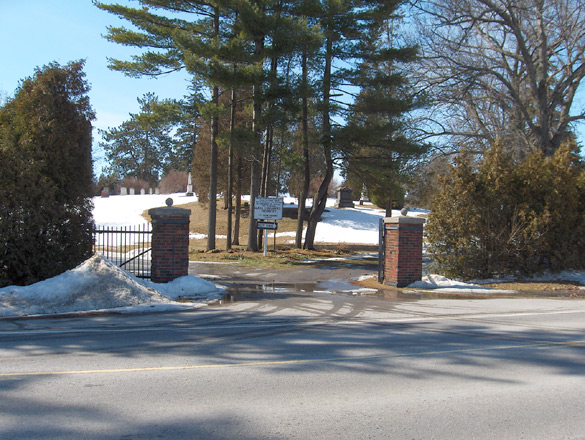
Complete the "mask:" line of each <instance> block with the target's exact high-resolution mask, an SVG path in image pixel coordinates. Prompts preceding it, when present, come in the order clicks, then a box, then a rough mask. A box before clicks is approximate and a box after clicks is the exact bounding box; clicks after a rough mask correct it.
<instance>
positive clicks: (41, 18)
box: [0, 0, 585, 172]
mask: <svg viewBox="0 0 585 440" xmlns="http://www.w3.org/2000/svg"><path fill="white" fill-rule="evenodd" d="M106 2H108V1H106ZM114 2H115V3H121V4H132V5H133V6H136V5H137V3H136V2H131V1H129V0H117V1H114V0H112V1H111V3H114ZM122 24H125V23H123V22H122V21H120V20H118V19H117V18H116V17H115V16H113V15H112V14H109V13H107V12H105V11H101V10H100V9H98V8H96V7H95V6H94V5H93V3H92V1H91V0H0V41H2V44H1V45H0V60H1V63H2V64H1V65H0V66H1V67H0V100H1V97H2V96H6V95H8V96H12V95H13V94H14V91H15V89H16V88H17V87H18V84H19V81H20V80H22V79H24V78H27V77H30V76H32V75H33V74H34V69H35V68H36V67H41V66H44V65H46V64H48V63H50V62H52V61H57V62H59V63H60V64H67V63H68V62H69V61H73V60H78V59H86V65H85V72H86V75H87V80H88V82H89V83H90V85H91V87H92V89H91V91H90V100H91V103H92V106H93V108H94V110H95V111H96V115H97V120H96V121H94V159H95V160H96V171H97V172H99V171H100V169H101V167H102V166H103V164H104V162H103V160H102V154H101V153H100V151H99V149H98V148H97V146H98V141H99V137H98V133H97V129H98V128H100V129H106V128H108V127H116V126H118V125H120V124H121V123H122V122H123V121H124V120H126V119H128V113H130V112H137V111H138V109H139V106H138V103H137V101H136V99H137V98H138V97H141V96H142V95H144V94H145V93H147V92H154V93H156V94H157V95H158V96H159V97H160V98H181V97H183V96H184V95H185V94H186V90H187V86H188V84H187V75H186V74H184V73H174V74H171V75H167V76H165V77H161V78H157V79H149V78H144V79H134V78H127V77H125V76H124V75H123V74H122V73H120V72H115V71H111V70H109V69H108V67H107V59H106V58H107V57H113V58H119V59H129V58H130V56H131V55H132V54H136V53H139V52H137V50H136V49H132V48H126V47H123V46H120V45H117V44H114V43H110V42H108V41H106V40H105V39H104V38H103V37H102V35H104V34H105V33H106V27H107V26H108V25H114V26H119V25H122ZM583 106H585V97H584V96H583V93H581V94H580V95H579V99H577V100H576V102H575V108H576V109H581V108H582V107H583ZM578 133H579V141H580V142H581V143H583V141H584V139H585V124H580V127H579V130H578Z"/></svg>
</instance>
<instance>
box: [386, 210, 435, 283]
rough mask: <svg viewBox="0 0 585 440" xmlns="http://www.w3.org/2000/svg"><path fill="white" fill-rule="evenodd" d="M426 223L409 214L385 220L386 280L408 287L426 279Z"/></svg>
mask: <svg viewBox="0 0 585 440" xmlns="http://www.w3.org/2000/svg"><path fill="white" fill-rule="evenodd" d="M424 222H425V220H424V219H422V218H416V217H405V216H400V217H387V218H385V219H384V252H385V258H384V283H386V284H390V285H392V286H396V287H406V286H408V285H409V284H411V283H413V282H415V281H419V280H420V279H421V278H422V239H423V224H424Z"/></svg>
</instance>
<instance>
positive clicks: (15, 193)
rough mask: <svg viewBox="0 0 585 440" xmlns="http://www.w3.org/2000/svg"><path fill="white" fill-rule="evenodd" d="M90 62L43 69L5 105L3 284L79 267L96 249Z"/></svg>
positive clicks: (0, 180)
mask: <svg viewBox="0 0 585 440" xmlns="http://www.w3.org/2000/svg"><path fill="white" fill-rule="evenodd" d="M88 90H89V88H88V85H87V83H86V81H85V76H84V73H83V62H81V61H79V62H73V63H70V64H68V65H67V66H64V67H61V66H59V65H58V64H56V63H53V64H50V65H48V66H45V67H43V68H42V69H37V71H36V73H35V75H34V77H33V78H28V79H26V80H24V81H23V82H22V84H21V86H20V87H19V89H18V90H17V92H16V95H15V97H14V98H13V99H10V100H8V101H7V103H6V104H5V105H4V106H2V107H1V108H0V287H3V286H6V285H11V284H17V285H26V284H31V283H34V282H37V281H41V280H43V279H46V278H49V277H52V276H55V275H58V274H60V273H62V272H64V271H65V270H68V269H71V268H73V267H75V266H76V265H78V264H79V263H81V262H82V261H84V260H85V259H86V258H87V257H89V256H90V255H91V250H92V232H91V227H92V212H91V210H92V205H91V195H92V161H91V142H92V140H91V120H92V119H93V117H94V115H93V111H92V109H91V107H90V105H89V98H88V97H87V92H88Z"/></svg>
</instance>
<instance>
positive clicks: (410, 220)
mask: <svg viewBox="0 0 585 440" xmlns="http://www.w3.org/2000/svg"><path fill="white" fill-rule="evenodd" d="M425 222H426V220H425V219H424V218H421V217H406V216H403V215H401V216H398V217H385V218H384V223H390V224H399V225H422V224H424V223H425Z"/></svg>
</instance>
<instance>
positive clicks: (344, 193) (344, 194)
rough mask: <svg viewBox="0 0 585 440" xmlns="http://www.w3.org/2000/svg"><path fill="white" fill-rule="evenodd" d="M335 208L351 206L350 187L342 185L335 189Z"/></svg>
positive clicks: (352, 205)
mask: <svg viewBox="0 0 585 440" xmlns="http://www.w3.org/2000/svg"><path fill="white" fill-rule="evenodd" d="M335 207H336V208H353V207H354V204H353V199H352V196H351V189H350V188H348V187H347V186H342V187H341V188H339V190H338V191H337V201H336V202H335Z"/></svg>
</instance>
